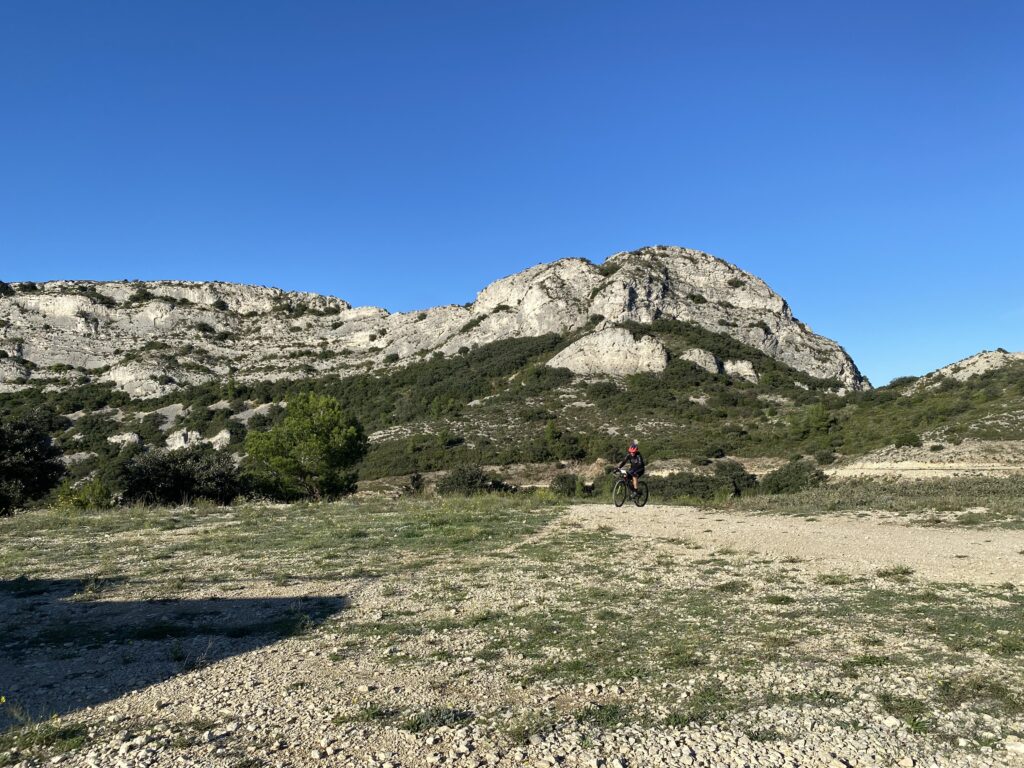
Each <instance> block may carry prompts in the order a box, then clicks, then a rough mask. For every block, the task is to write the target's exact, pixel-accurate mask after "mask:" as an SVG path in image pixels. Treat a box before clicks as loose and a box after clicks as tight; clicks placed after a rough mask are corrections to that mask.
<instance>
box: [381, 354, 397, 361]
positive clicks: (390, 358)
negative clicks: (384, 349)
mask: <svg viewBox="0 0 1024 768" xmlns="http://www.w3.org/2000/svg"><path fill="white" fill-rule="evenodd" d="M384 362H385V363H397V362H398V353H397V352H388V353H387V354H386V355H384Z"/></svg>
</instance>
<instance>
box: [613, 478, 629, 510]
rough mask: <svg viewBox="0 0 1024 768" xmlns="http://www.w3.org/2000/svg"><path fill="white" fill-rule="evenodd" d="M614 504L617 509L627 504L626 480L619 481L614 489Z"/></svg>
mask: <svg viewBox="0 0 1024 768" xmlns="http://www.w3.org/2000/svg"><path fill="white" fill-rule="evenodd" d="M612 503H613V504H614V505H615V506H616V507H621V506H622V505H623V504H625V503H626V483H625V481H624V480H619V482H617V483H616V484H615V487H614V488H612Z"/></svg>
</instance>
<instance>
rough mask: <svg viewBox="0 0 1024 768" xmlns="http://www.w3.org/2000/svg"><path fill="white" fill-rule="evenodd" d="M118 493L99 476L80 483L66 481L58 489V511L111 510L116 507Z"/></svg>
mask: <svg viewBox="0 0 1024 768" xmlns="http://www.w3.org/2000/svg"><path fill="white" fill-rule="evenodd" d="M115 495H116V492H115V490H114V489H113V488H111V487H110V485H109V484H108V483H107V482H106V481H105V480H104V479H103V478H102V477H99V476H96V477H91V478H89V479H87V480H83V481H81V482H79V483H73V482H71V480H70V479H65V480H64V482H62V483H61V484H60V487H59V488H58V489H57V504H56V506H57V509H63V510H68V511H70V510H76V509H109V508H110V507H112V506H114V498H115Z"/></svg>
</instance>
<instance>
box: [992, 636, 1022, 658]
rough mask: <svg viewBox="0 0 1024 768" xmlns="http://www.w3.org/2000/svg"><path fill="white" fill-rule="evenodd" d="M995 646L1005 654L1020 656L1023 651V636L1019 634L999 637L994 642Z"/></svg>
mask: <svg viewBox="0 0 1024 768" xmlns="http://www.w3.org/2000/svg"><path fill="white" fill-rule="evenodd" d="M996 648H997V650H998V651H999V653H1001V654H1003V655H1005V656H1020V655H1021V653H1024V637H1022V636H1021V635H1006V636H1004V637H1000V638H999V640H998V641H997V642H996Z"/></svg>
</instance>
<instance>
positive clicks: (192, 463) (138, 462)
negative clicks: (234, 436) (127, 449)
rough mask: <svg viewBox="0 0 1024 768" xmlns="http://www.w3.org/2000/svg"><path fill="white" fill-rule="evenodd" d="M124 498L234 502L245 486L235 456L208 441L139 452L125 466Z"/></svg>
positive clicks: (120, 481)
mask: <svg viewBox="0 0 1024 768" xmlns="http://www.w3.org/2000/svg"><path fill="white" fill-rule="evenodd" d="M118 474H119V478H118V485H120V487H121V492H122V495H121V498H122V500H123V501H129V502H130V501H141V502H144V503H147V504H182V503H185V502H189V501H192V500H194V499H209V500H211V501H216V502H219V503H221V504H226V503H228V502H230V501H231V500H232V499H234V498H235V496H237V495H238V493H239V490H240V488H241V486H240V483H239V476H238V469H237V468H236V467H235V462H234V460H233V459H232V458H231V457H230V456H228V455H226V454H223V453H218V452H217V451H215V450H214V449H213V448H211V447H210V446H208V445H198V446H195V447H192V448H182V449H179V450H176V451H168V450H153V451H146V452H145V453H139V454H137V455H135V456H133V457H132V458H131V459H129V460H128V461H126V462H125V463H124V465H123V466H122V467H121V469H120V472H119V473H118Z"/></svg>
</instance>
